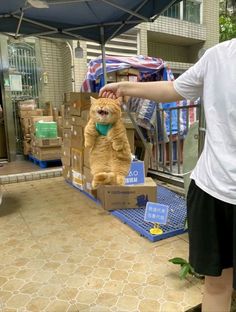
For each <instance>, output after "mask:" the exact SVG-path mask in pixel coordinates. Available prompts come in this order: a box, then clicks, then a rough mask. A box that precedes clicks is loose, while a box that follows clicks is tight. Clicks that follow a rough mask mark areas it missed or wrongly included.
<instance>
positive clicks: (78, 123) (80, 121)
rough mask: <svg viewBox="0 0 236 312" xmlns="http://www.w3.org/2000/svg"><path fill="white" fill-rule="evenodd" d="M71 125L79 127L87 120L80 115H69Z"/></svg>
mask: <svg viewBox="0 0 236 312" xmlns="http://www.w3.org/2000/svg"><path fill="white" fill-rule="evenodd" d="M71 125H72V126H80V127H82V128H84V127H85V126H86V125H87V121H86V120H84V119H83V118H82V117H79V116H72V117H71Z"/></svg>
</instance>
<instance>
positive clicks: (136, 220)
mask: <svg viewBox="0 0 236 312" xmlns="http://www.w3.org/2000/svg"><path fill="white" fill-rule="evenodd" d="M157 202H158V203H159V204H163V205H168V206H169V214H168V219H167V224H166V225H161V226H160V227H161V229H162V230H163V234H161V235H152V234H151V233H150V232H149V230H150V228H152V227H153V224H152V223H150V222H145V221H144V213H145V208H136V209H120V210H113V211H111V214H112V215H114V216H115V217H117V218H119V219H120V220H122V221H123V222H124V223H126V224H128V225H129V226H130V227H132V228H133V229H134V230H136V231H137V232H138V233H140V234H141V235H142V236H145V237H146V238H148V239H149V240H150V241H152V242H155V241H158V240H161V239H164V238H168V237H172V236H175V235H179V234H182V233H184V232H185V219H186V213H187V210H186V201H185V199H184V198H183V197H181V196H180V195H178V194H176V193H175V192H173V191H170V190H169V189H167V188H165V187H163V186H158V188H157Z"/></svg>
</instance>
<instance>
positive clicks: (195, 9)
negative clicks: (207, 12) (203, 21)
mask: <svg viewBox="0 0 236 312" xmlns="http://www.w3.org/2000/svg"><path fill="white" fill-rule="evenodd" d="M200 11H201V3H200V2H197V1H188V0H186V1H183V19H184V20H185V21H188V22H192V23H197V24H200Z"/></svg>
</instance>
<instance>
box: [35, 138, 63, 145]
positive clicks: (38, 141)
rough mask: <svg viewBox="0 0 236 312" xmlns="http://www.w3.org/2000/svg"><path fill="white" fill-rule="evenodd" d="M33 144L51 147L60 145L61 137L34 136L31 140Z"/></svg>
mask: <svg viewBox="0 0 236 312" xmlns="http://www.w3.org/2000/svg"><path fill="white" fill-rule="evenodd" d="M32 141H33V146H38V147H51V146H61V144H62V138H61V137H58V138H53V139H39V138H36V137H35V138H34V139H33V140H32Z"/></svg>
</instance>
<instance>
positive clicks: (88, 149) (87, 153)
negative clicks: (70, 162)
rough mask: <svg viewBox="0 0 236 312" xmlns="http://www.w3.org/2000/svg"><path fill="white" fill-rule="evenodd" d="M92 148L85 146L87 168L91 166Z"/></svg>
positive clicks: (85, 164)
mask: <svg viewBox="0 0 236 312" xmlns="http://www.w3.org/2000/svg"><path fill="white" fill-rule="evenodd" d="M89 159H90V148H89V147H85V148H84V166H85V167H87V168H90V161H89Z"/></svg>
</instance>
